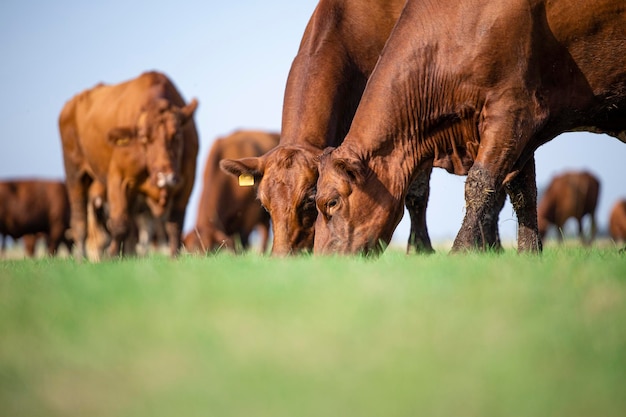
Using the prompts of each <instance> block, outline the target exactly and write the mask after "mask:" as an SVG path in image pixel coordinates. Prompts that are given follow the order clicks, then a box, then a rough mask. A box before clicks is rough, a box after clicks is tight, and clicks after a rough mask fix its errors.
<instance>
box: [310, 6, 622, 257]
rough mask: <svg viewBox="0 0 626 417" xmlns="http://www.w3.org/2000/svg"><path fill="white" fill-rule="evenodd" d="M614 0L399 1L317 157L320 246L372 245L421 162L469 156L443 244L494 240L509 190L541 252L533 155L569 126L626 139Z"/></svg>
mask: <svg viewBox="0 0 626 417" xmlns="http://www.w3.org/2000/svg"><path fill="white" fill-rule="evenodd" d="M624 27H626V8H625V7H624V2H623V0H584V1H583V0H553V1H545V0H533V1H528V0H494V1H490V2H485V1H482V0H468V1H462V2H459V1H457V0H440V1H438V2H430V1H424V0H408V1H407V4H406V6H405V8H404V10H403V12H402V15H401V16H400V18H399V20H398V23H397V25H396V26H395V28H394V30H393V32H392V34H391V35H390V37H389V40H388V41H387V44H386V46H385V48H384V50H383V52H382V55H381V58H380V59H379V61H378V63H377V65H376V69H375V70H374V72H373V73H372V76H371V77H370V79H369V81H368V84H367V88H366V90H365V92H364V94H363V98H362V100H361V102H360V104H359V107H358V109H357V112H356V114H355V116H354V120H353V122H352V125H351V127H350V131H349V132H348V135H347V136H346V138H345V140H344V142H343V143H342V145H341V146H340V147H338V148H337V149H336V150H334V151H333V152H331V153H329V154H327V155H325V156H323V157H322V158H321V160H320V167H319V179H318V182H317V197H316V204H317V207H318V210H319V213H320V214H319V215H318V217H317V222H316V225H315V246H314V251H315V252H317V253H322V254H323V253H336V252H339V253H357V252H361V251H363V252H369V251H372V252H378V251H380V247H379V242H380V241H383V242H389V240H390V238H391V235H392V233H393V230H394V229H395V227H396V225H397V224H398V222H399V220H400V217H401V215H402V204H401V203H402V201H403V200H404V198H405V195H406V193H407V190H408V188H409V185H410V184H411V182H412V180H413V179H414V178H415V175H416V173H417V172H418V170H419V167H420V166H422V165H423V164H424V163H426V162H427V161H428V160H432V159H433V158H435V159H436V158H437V155H438V154H448V155H451V156H453V157H455V158H457V157H458V158H460V159H465V158H467V159H469V160H472V161H474V163H473V166H472V167H471V169H470V170H469V174H468V178H467V181H466V183H465V201H466V209H465V218H464V220H463V224H462V226H461V229H460V231H459V233H458V235H457V237H456V239H455V241H454V244H453V250H455V251H460V250H469V249H480V248H483V247H485V246H488V245H489V242H492V241H494V240H495V237H494V236H493V235H491V231H492V230H494V228H493V223H494V221H495V219H496V215H495V209H494V206H495V204H496V200H497V196H498V194H499V192H500V191H501V190H502V189H503V188H505V189H506V190H507V192H508V194H509V196H510V198H511V202H512V204H513V207H514V209H515V211H516V213H517V217H518V222H519V223H518V248H519V249H520V250H529V251H539V250H541V241H540V237H539V234H538V230H537V211H536V210H537V209H536V184H535V164H534V152H535V150H536V149H537V148H538V147H539V146H540V145H542V144H543V143H545V142H547V141H549V140H551V139H553V138H554V137H555V136H557V135H558V134H560V133H562V132H565V131H571V130H590V131H593V132H604V133H607V134H609V135H612V136H616V137H618V138H620V139H621V140H626V131H625V128H626V37H625V35H624V33H625V32H624Z"/></svg>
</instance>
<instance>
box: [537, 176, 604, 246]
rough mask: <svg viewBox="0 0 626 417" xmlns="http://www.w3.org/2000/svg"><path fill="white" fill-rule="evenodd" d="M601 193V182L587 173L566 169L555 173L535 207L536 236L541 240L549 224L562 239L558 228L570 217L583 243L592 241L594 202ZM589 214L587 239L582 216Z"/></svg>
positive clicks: (594, 234) (593, 232) (593, 233)
mask: <svg viewBox="0 0 626 417" xmlns="http://www.w3.org/2000/svg"><path fill="white" fill-rule="evenodd" d="M599 193H600V181H598V179H597V178H596V177H594V176H593V175H591V174H590V173H588V172H566V173H565V174H562V175H559V176H556V177H554V178H553V179H552V181H551V182H550V185H549V186H548V188H547V189H546V191H545V193H544V194H543V197H542V198H541V201H540V202H539V206H538V207H537V222H538V226H539V235H540V236H541V239H542V240H543V239H544V237H545V235H546V232H547V231H548V227H549V226H550V225H551V224H553V225H555V226H556V227H557V228H558V230H559V233H557V236H558V240H559V242H561V241H562V240H563V235H562V234H561V230H562V229H563V225H565V222H566V221H567V220H568V219H569V218H571V217H573V218H575V219H576V221H577V222H578V234H579V236H580V240H581V241H582V243H583V244H584V245H588V244H591V243H592V242H593V240H594V239H595V237H596V205H597V204H598V194H599ZM587 215H589V216H590V217H591V232H590V236H589V239H585V235H584V233H583V218H584V217H585V216H587Z"/></svg>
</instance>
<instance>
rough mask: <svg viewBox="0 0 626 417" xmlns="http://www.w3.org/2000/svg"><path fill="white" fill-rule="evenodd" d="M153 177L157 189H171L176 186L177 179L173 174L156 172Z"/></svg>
mask: <svg viewBox="0 0 626 417" xmlns="http://www.w3.org/2000/svg"><path fill="white" fill-rule="evenodd" d="M155 177H156V181H155V184H156V186H157V187H158V188H173V187H175V186H176V185H177V184H178V177H177V176H176V174H174V173H173V172H168V173H165V172H157V174H156V176H155Z"/></svg>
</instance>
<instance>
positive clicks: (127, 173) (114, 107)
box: [59, 72, 198, 257]
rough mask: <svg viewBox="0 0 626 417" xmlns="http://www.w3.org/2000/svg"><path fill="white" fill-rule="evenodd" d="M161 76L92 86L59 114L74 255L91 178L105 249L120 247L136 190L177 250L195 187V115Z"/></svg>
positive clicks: (81, 240)
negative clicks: (102, 208) (104, 206)
mask: <svg viewBox="0 0 626 417" xmlns="http://www.w3.org/2000/svg"><path fill="white" fill-rule="evenodd" d="M197 105H198V102H197V101H196V100H195V99H194V100H192V101H191V102H190V103H189V104H185V101H184V100H183V98H182V96H181V95H180V93H179V92H178V90H177V89H176V87H175V86H174V84H173V83H172V82H171V81H170V80H169V79H168V78H167V77H166V76H165V75H163V74H161V73H158V72H147V73H144V74H142V75H140V76H139V77H137V78H135V79H132V80H129V81H126V82H123V83H120V84H116V85H103V84H100V85H97V86H96V87H94V88H92V89H90V90H86V91H84V92H82V93H80V94H78V95H76V96H75V97H73V98H72V99H71V100H70V101H68V102H67V103H66V104H65V106H64V108H63V110H62V111H61V115H60V117H59V129H60V132H61V141H62V145H63V160H64V163H65V173H66V180H67V185H68V192H69V196H70V203H71V207H72V219H71V226H72V230H73V232H74V236H75V240H76V245H77V249H78V250H77V256H79V257H83V256H84V255H85V237H86V220H87V219H86V218H87V195H88V191H87V190H88V187H89V185H90V183H91V182H93V181H94V180H97V181H100V182H101V183H102V184H104V185H105V186H106V190H107V203H108V208H109V218H108V221H107V222H108V229H109V231H110V233H111V237H112V243H111V245H110V246H109V254H110V255H113V256H115V255H117V254H119V253H120V247H121V246H122V244H121V243H122V241H123V240H124V238H125V237H126V236H127V235H128V233H129V231H130V227H131V225H130V219H131V217H132V213H131V208H132V207H133V205H134V203H135V200H136V198H137V196H138V195H143V196H145V197H146V203H147V204H148V205H149V206H150V209H151V211H152V212H153V215H154V216H155V217H157V218H163V219H164V220H165V227H166V230H167V235H168V241H169V248H170V253H171V255H172V256H174V255H176V253H177V252H178V249H179V247H180V242H181V229H182V226H183V222H184V219H185V212H186V209H187V202H188V200H189V196H190V194H191V190H192V188H193V183H194V179H195V170H196V159H197V154H198V134H197V131H196V126H195V123H194V121H193V114H194V112H195V110H196V108H197Z"/></svg>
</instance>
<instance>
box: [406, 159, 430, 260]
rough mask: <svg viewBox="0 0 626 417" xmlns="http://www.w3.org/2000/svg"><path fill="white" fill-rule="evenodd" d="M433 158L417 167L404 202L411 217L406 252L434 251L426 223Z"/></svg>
mask: <svg viewBox="0 0 626 417" xmlns="http://www.w3.org/2000/svg"><path fill="white" fill-rule="evenodd" d="M432 169H433V165H432V160H429V161H427V162H425V163H424V164H422V165H420V166H419V167H418V168H417V176H416V177H415V179H414V180H413V182H412V183H411V185H410V186H409V189H408V191H407V194H406V197H405V198H404V204H405V206H406V208H407V211H408V212H409V216H410V218H411V233H410V234H409V241H408V244H407V248H406V253H407V254H409V253H411V250H412V249H413V250H414V251H415V253H433V252H434V249H433V246H432V244H431V242H430V236H429V235H428V227H427V225H426V207H427V206H428V196H429V194H430V174H431V173H432Z"/></svg>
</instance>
